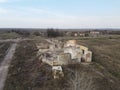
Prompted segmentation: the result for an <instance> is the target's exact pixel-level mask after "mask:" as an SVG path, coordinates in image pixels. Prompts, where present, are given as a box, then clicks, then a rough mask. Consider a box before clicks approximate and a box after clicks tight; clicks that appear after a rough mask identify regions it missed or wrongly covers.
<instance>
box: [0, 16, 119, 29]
mask: <svg viewBox="0 0 120 90" xmlns="http://www.w3.org/2000/svg"><path fill="white" fill-rule="evenodd" d="M0 21H1V22H2V23H0V27H12V28H13V27H17V28H120V17H111V16H110V17H109V16H108V17H93V16H92V17H85V16H84V17H75V18H54V19H53V18H46V19H45V18H29V17H24V18H16V17H12V18H0Z"/></svg>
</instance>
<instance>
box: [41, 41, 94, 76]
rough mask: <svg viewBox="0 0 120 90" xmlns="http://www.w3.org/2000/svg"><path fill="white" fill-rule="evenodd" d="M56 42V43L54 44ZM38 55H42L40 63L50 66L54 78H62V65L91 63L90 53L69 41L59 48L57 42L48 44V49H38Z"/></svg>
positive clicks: (83, 47)
mask: <svg viewBox="0 0 120 90" xmlns="http://www.w3.org/2000/svg"><path fill="white" fill-rule="evenodd" d="M55 42H57V43H55ZM39 53H42V54H43V56H42V62H44V63H47V64H49V65H50V66H52V72H53V76H54V78H59V77H63V76H64V73H63V71H62V65H68V64H76V63H90V62H91V61H92V52H91V51H89V50H88V48H87V47H85V46H82V45H78V44H77V41H76V40H69V41H67V42H66V43H65V44H64V47H63V48H61V44H60V43H59V41H56V40H55V41H54V42H52V40H51V43H50V44H49V47H47V48H46V49H45V48H42V49H40V48H39Z"/></svg>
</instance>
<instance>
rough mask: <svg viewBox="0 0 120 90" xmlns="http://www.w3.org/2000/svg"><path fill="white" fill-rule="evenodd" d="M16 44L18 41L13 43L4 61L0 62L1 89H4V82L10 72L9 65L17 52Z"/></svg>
mask: <svg viewBox="0 0 120 90" xmlns="http://www.w3.org/2000/svg"><path fill="white" fill-rule="evenodd" d="M16 46H17V43H14V44H12V45H11V47H10V48H9V49H8V51H7V54H6V56H5V57H4V60H3V62H1V64H0V90H3V87H4V83H5V80H6V77H7V74H8V67H9V65H10V62H11V60H12V57H13V55H14V53H15V49H16Z"/></svg>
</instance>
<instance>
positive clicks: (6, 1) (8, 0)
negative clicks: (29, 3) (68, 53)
mask: <svg viewBox="0 0 120 90" xmlns="http://www.w3.org/2000/svg"><path fill="white" fill-rule="evenodd" d="M16 1H21V0H0V3H10V2H16Z"/></svg>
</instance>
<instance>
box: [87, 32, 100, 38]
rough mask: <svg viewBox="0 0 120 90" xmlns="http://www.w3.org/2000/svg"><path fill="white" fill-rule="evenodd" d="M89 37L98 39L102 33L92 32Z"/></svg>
mask: <svg viewBox="0 0 120 90" xmlns="http://www.w3.org/2000/svg"><path fill="white" fill-rule="evenodd" d="M89 35H90V36H91V37H98V36H99V35H100V32H98V31H91V32H90V34H89Z"/></svg>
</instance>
